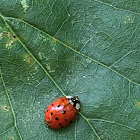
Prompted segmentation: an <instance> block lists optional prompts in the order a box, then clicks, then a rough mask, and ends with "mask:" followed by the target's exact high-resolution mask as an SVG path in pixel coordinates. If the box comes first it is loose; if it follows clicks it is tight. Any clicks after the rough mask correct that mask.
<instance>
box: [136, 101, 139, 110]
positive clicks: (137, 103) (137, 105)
mask: <svg viewBox="0 0 140 140" xmlns="http://www.w3.org/2000/svg"><path fill="white" fill-rule="evenodd" d="M135 106H136V108H137V109H140V101H138V102H135Z"/></svg>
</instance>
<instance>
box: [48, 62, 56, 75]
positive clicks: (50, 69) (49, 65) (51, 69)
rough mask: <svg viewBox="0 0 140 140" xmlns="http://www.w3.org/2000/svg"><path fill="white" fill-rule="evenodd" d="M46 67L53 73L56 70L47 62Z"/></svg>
mask: <svg viewBox="0 0 140 140" xmlns="http://www.w3.org/2000/svg"><path fill="white" fill-rule="evenodd" d="M46 68H47V70H48V71H49V72H50V73H51V72H55V70H52V69H51V67H50V64H46Z"/></svg>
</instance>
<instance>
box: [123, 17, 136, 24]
mask: <svg viewBox="0 0 140 140" xmlns="http://www.w3.org/2000/svg"><path fill="white" fill-rule="evenodd" d="M127 23H134V20H133V19H132V18H131V17H129V16H127V17H126V19H125V20H124V24H127Z"/></svg>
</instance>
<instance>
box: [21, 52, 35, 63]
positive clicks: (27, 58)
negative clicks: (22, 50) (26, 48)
mask: <svg viewBox="0 0 140 140" xmlns="http://www.w3.org/2000/svg"><path fill="white" fill-rule="evenodd" d="M23 61H25V62H27V63H31V64H32V63H33V62H34V59H33V58H32V57H31V56H30V55H29V54H25V55H24V59H23Z"/></svg>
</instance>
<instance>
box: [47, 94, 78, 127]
mask: <svg viewBox="0 0 140 140" xmlns="http://www.w3.org/2000/svg"><path fill="white" fill-rule="evenodd" d="M79 110H80V100H79V98H78V96H74V97H72V96H66V97H61V98H58V99H57V100H55V101H54V102H52V103H51V104H50V105H49V106H48V108H47V110H46V114H45V119H46V122H47V124H48V126H49V127H51V128H54V129H61V128H64V127H66V126H68V125H70V124H71V123H72V122H73V121H74V120H75V119H76V118H77V115H78V111H79Z"/></svg>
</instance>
